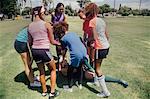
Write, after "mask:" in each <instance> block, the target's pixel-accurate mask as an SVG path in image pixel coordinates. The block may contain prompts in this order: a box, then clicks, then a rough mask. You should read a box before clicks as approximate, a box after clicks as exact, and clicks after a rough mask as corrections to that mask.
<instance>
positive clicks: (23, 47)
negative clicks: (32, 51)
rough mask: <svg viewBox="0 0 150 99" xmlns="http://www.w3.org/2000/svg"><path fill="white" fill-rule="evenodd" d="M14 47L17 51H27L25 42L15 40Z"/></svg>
mask: <svg viewBox="0 0 150 99" xmlns="http://www.w3.org/2000/svg"><path fill="white" fill-rule="evenodd" d="M14 48H15V50H16V51H17V52H18V53H24V52H28V51H29V49H28V46H27V43H26V42H20V41H17V40H16V41H15V43H14Z"/></svg>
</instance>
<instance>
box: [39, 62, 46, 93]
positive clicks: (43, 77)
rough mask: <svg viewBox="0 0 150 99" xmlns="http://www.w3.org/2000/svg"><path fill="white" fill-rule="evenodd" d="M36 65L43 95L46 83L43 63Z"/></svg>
mask: <svg viewBox="0 0 150 99" xmlns="http://www.w3.org/2000/svg"><path fill="white" fill-rule="evenodd" d="M37 65H38V69H39V71H40V81H41V84H42V90H43V93H44V92H47V88H46V81H45V68H44V64H43V63H39V64H37Z"/></svg>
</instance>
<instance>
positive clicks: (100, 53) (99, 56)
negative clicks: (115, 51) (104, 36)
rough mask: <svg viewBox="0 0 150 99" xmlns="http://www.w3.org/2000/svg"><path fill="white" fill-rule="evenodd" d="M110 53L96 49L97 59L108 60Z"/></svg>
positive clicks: (107, 50) (106, 50)
mask: <svg viewBox="0 0 150 99" xmlns="http://www.w3.org/2000/svg"><path fill="white" fill-rule="evenodd" d="M108 52H109V48H108V49H96V50H95V59H103V58H106V57H107V55H108Z"/></svg>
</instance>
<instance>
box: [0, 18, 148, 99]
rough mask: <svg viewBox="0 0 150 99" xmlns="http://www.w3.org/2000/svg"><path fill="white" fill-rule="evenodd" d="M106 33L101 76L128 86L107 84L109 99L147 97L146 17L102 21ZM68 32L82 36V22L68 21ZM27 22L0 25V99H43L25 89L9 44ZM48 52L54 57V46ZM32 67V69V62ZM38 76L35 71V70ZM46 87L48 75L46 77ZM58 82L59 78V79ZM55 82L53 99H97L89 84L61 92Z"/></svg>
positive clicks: (19, 63) (20, 67)
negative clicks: (107, 41) (57, 93)
mask: <svg viewBox="0 0 150 99" xmlns="http://www.w3.org/2000/svg"><path fill="white" fill-rule="evenodd" d="M105 20H106V22H107V24H108V30H109V34H110V42H111V47H110V53H109V56H108V58H107V59H106V60H104V62H103V64H102V70H103V72H104V74H106V75H111V76H112V77H116V78H121V79H124V80H126V81H127V82H128V83H129V87H127V88H123V87H122V86H121V85H118V84H116V83H107V86H108V89H109V90H110V92H111V96H110V98H109V99H149V98H150V77H149V76H150V62H149V59H150V17H145V18H143V17H139V18H106V19H105ZM68 21H69V24H70V29H69V30H70V31H73V32H77V33H78V34H79V35H80V36H82V21H81V20H80V19H79V18H77V17H69V18H68ZM28 23H30V21H29V20H28V21H27V20H15V21H2V22H0V99H44V98H43V97H42V96H41V94H40V92H41V90H40V89H29V88H28V86H27V85H26V83H27V79H26V77H25V74H24V67H23V63H22V61H21V58H20V56H19V55H18V54H17V53H16V52H15V50H14V48H13V43H14V40H15V36H16V33H17V32H18V31H19V30H20V29H21V28H22V27H24V26H26V25H27V24H28ZM51 52H52V53H54V55H56V52H55V47H53V46H52V47H51ZM33 68H36V65H35V63H34V65H33ZM35 74H38V71H35ZM46 78H47V84H48V85H49V76H46ZM59 79H60V77H59ZM59 79H58V81H57V82H58V85H57V86H58V87H57V89H58V90H59V91H60V92H61V93H60V96H59V97H57V99H99V98H98V97H97V96H96V94H95V92H97V91H99V88H98V87H96V86H94V85H90V86H84V87H83V89H82V90H79V89H78V88H77V87H74V90H73V93H68V92H65V91H63V89H62V88H61V87H62V86H61V83H62V82H63V81H60V80H59Z"/></svg>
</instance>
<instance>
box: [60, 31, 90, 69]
mask: <svg viewBox="0 0 150 99" xmlns="http://www.w3.org/2000/svg"><path fill="white" fill-rule="evenodd" d="M61 41H62V46H63V47H66V48H68V49H69V52H70V58H71V66H73V67H78V66H79V64H80V61H81V59H83V58H84V57H86V56H87V51H86V48H85V46H84V44H83V43H82V42H81V40H80V38H79V36H78V35H77V34H76V33H72V32H69V33H67V34H65V35H64V36H63V37H62V39H61Z"/></svg>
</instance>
